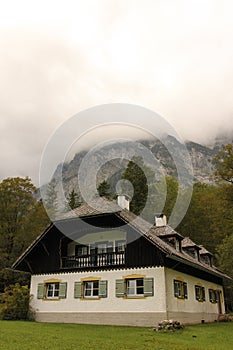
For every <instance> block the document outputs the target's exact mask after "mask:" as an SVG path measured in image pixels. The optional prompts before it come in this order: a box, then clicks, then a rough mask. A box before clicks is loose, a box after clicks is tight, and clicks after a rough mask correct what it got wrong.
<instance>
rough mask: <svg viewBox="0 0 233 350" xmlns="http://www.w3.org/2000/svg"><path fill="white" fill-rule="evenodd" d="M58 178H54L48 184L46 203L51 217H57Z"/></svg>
mask: <svg viewBox="0 0 233 350" xmlns="http://www.w3.org/2000/svg"><path fill="white" fill-rule="evenodd" d="M56 185H57V183H56V180H55V179H53V180H52V181H50V183H49V184H48V186H47V189H46V193H45V200H44V205H45V208H46V211H47V213H48V215H49V217H50V218H51V219H55V218H56V213H57V208H58V198H57V190H56Z"/></svg>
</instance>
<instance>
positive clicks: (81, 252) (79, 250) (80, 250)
mask: <svg viewBox="0 0 233 350" xmlns="http://www.w3.org/2000/svg"><path fill="white" fill-rule="evenodd" d="M75 255H77V256H85V255H88V246H86V245H76V246H75Z"/></svg>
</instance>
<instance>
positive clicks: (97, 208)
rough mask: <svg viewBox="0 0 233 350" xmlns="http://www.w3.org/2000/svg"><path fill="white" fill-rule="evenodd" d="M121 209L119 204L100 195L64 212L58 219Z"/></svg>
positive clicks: (113, 211)
mask: <svg viewBox="0 0 233 350" xmlns="http://www.w3.org/2000/svg"><path fill="white" fill-rule="evenodd" d="M121 210H122V209H121V207H119V205H117V204H116V203H115V202H113V201H110V200H107V199H103V198H102V197H100V198H96V199H94V200H92V201H91V202H90V203H89V204H88V203H85V204H82V205H81V206H80V207H78V208H75V209H73V210H70V211H69V212H67V213H64V214H63V215H62V217H61V218H60V219H71V218H75V217H85V216H93V215H98V214H104V213H106V214H107V213H115V212H118V211H121Z"/></svg>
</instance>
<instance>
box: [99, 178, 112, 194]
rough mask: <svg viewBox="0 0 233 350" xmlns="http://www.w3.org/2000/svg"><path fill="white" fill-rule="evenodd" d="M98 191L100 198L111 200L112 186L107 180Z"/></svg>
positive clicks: (100, 185)
mask: <svg viewBox="0 0 233 350" xmlns="http://www.w3.org/2000/svg"><path fill="white" fill-rule="evenodd" d="M97 190H98V192H99V196H100V197H105V198H110V191H109V190H110V185H109V184H108V182H107V181H106V180H104V181H102V182H101V183H100V184H99V186H98V188H97Z"/></svg>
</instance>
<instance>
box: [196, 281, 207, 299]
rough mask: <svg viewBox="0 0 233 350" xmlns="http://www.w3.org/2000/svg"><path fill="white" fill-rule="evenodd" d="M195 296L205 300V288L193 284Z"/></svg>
mask: <svg viewBox="0 0 233 350" xmlns="http://www.w3.org/2000/svg"><path fill="white" fill-rule="evenodd" d="M195 296H196V300H198V301H205V288H204V287H202V286H197V285H196V286H195Z"/></svg>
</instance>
